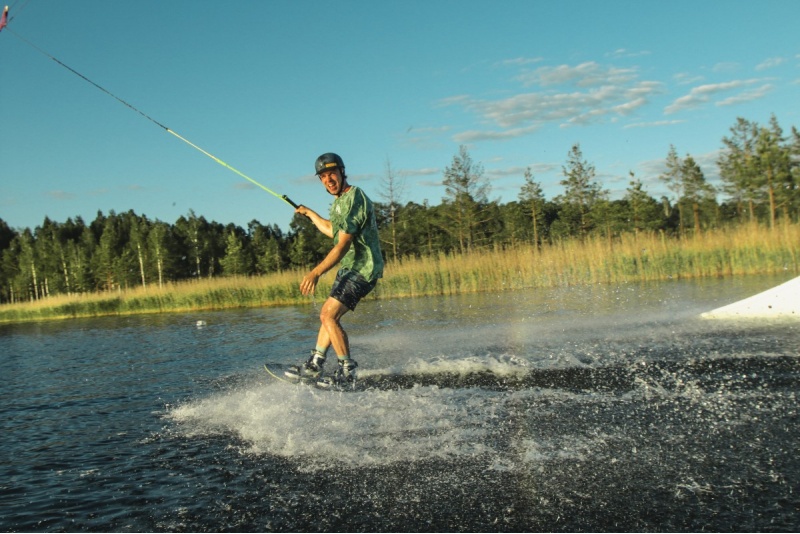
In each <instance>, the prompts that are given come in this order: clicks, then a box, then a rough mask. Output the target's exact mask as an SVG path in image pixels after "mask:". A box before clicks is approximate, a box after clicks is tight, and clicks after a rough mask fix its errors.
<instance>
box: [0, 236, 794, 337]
mask: <svg viewBox="0 0 800 534" xmlns="http://www.w3.org/2000/svg"><path fill="white" fill-rule="evenodd" d="M781 272H789V273H794V274H798V273H800V224H782V225H779V226H778V227H776V228H775V229H769V228H766V227H764V226H760V225H757V224H753V225H744V226H740V227H736V228H732V229H726V230H714V231H708V232H704V233H701V234H700V235H695V236H691V237H684V238H680V239H677V238H670V237H667V236H665V235H664V234H661V233H656V232H652V233H640V234H638V235H633V234H626V235H623V236H622V237H620V238H616V239H614V240H608V239H606V238H603V237H593V238H589V239H587V240H585V241H579V240H567V241H563V242H558V243H555V244H552V245H547V246H543V247H541V248H537V247H533V246H528V245H525V246H515V247H506V248H502V249H501V248H495V249H489V250H476V251H473V252H471V253H469V254H465V255H461V254H444V253H440V254H438V255H434V256H429V257H424V258H406V259H401V260H397V261H392V262H389V263H388V264H387V266H386V272H385V275H384V278H383V280H381V282H380V283H379V284H378V288H377V290H376V291H375V292H374V293H373V295H372V297H371V298H392V297H418V296H424V295H454V294H459V293H474V292H481V291H504V290H515V289H522V288H529V287H556V286H569V285H583V284H598V283H602V284H615V283H623V282H632V281H640V280H666V279H672V278H701V277H721V276H737V275H748V274H775V273H781ZM304 274H305V271H300V270H293V271H284V272H281V273H276V274H271V275H267V276H262V277H229V278H227V277H225V278H213V279H202V280H194V281H189V282H180V283H170V284H166V285H165V286H164V287H161V288H159V287H155V286H152V285H151V286H147V287H146V288H144V287H137V288H133V289H129V290H122V291H119V292H116V293H95V294H81V295H73V296H66V295H61V296H56V297H49V298H46V299H42V300H38V301H35V302H30V303H22V304H5V305H2V306H0V323H3V322H25V321H37V320H43V319H60V318H70V317H93V316H101V315H127V314H136V313H159V312H185V311H192V310H210V309H225V308H238V307H264V306H281V305H290V304H299V303H304V302H309V301H310V298H309V297H303V296H302V295H301V294H300V291H299V289H298V285H299V282H300V280H301V279H302V277H303V275H304ZM332 280H333V273H329V274H328V275H326V276H325V277H323V278H322V279H321V280H320V284H319V285H318V287H317V295H323V296H324V295H327V292H328V290H329V289H330V284H331V282H332ZM317 298H322V297H317Z"/></svg>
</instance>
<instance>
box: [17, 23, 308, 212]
mask: <svg viewBox="0 0 800 534" xmlns="http://www.w3.org/2000/svg"><path fill="white" fill-rule="evenodd" d="M4 30H5V31H7V32H9V33H11V34H12V35H13V36H14V37H16V38H17V39H19V40H20V41H22V42H23V43H25V44H27V45H28V46H30V47H31V48H33V49H34V50H36V51H37V52H39V53H40V54H42V55H43V56H45V57H48V58H50V59H51V60H53V61H55V62H56V63H58V64H59V65H61V66H62V67H64V68H65V69H67V70H68V71H70V72H71V73H73V74H74V75H76V76H78V77H79V78H81V79H82V80H84V81H86V82H88V83H90V84H91V85H93V86H95V87H96V88H97V89H99V90H101V91H102V92H104V93H105V94H107V95H108V96H110V97H112V98H114V99H115V100H117V101H118V102H120V103H121V104H123V105H124V106H126V107H128V108H130V109H131V110H133V111H135V112H136V113H138V114H139V115H141V116H142V117H144V118H145V119H147V120H149V121H150V122H152V123H153V124H155V125H156V126H159V127H160V128H163V129H164V130H166V131H167V132H169V133H170V134H172V135H173V136H175V137H177V138H178V139H180V140H181V141H183V142H184V143H186V144H187V145H189V146H190V147H192V148H194V149H195V150H198V151H199V152H201V153H203V154H205V155H206V156H208V157H209V158H211V159H213V160H214V161H216V162H217V163H219V164H220V165H222V166H223V167H225V168H226V169H228V170H230V171H232V172H235V173H236V174H238V175H239V176H241V177H242V178H244V179H245V180H247V181H249V182H250V183H252V184H254V185H257V186H258V187H260V188H261V189H263V190H264V191H266V192H267V193H269V194H271V195H273V196H275V197H277V198H279V199H281V200H283V201H284V202H286V203H287V204H289V205H290V206H292V207H293V208H297V204H295V203H294V202H292V201H291V200H290V199H289V197H287V196H286V195H279V194H278V193H276V192H275V191H273V190H272V189H270V188H268V187H267V186H265V185H263V184H260V183H259V182H257V181H255V180H253V179H252V178H250V177H249V176H247V175H246V174H244V173H243V172H241V171H240V170H238V169H236V168H234V167H232V166H231V165H228V164H227V163H225V162H224V161H222V160H221V159H219V158H218V157H216V156H214V155H213V154H211V153H210V152H207V151H206V150H203V149H202V148H200V147H199V146H197V145H196V144H194V143H192V142H191V141H189V140H188V139H186V138H185V137H183V136H181V135H179V134H178V133H177V132H175V131H174V130H171V129H169V128H167V127H166V126H164V125H163V124H161V123H160V122H158V121H157V120H155V119H154V118H153V117H151V116H150V115H148V114H147V113H145V112H143V111H142V110H140V109H139V108H137V107H136V106H134V105H133V104H131V103H129V102H127V101H125V100H123V99H122V98H120V97H118V96H117V95H115V94H114V93H112V92H111V91H109V90H108V89H106V88H105V87H103V86H101V85H100V84H97V83H95V82H93V81H92V80H90V79H89V78H87V77H86V76H84V75H83V74H81V73H80V72H78V71H77V70H75V69H73V68H72V67H70V66H69V65H67V64H66V63H64V62H62V61H60V60H59V59H58V58H56V57H55V56H53V55H52V54H50V53H48V52H46V51H45V50H43V49H41V48H40V47H38V46H36V45H35V44H33V43H32V42H30V41H29V40H27V39H25V38H24V37H22V36H21V35H19V34H18V33H17V32H15V31H13V30H11V29H10V28H9V27H8V26H6V27H5V28H4Z"/></svg>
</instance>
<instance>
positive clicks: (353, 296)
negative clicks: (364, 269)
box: [330, 268, 378, 311]
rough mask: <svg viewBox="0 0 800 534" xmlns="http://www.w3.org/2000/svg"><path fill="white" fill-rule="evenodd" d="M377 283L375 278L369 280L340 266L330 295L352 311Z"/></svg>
mask: <svg viewBox="0 0 800 534" xmlns="http://www.w3.org/2000/svg"><path fill="white" fill-rule="evenodd" d="M377 284H378V281H377V280H373V281H372V282H369V281H367V279H366V278H364V277H363V276H361V275H360V274H359V273H357V272H356V271H351V270H350V269H346V268H342V269H339V272H338V273H336V280H335V281H334V282H333V287H332V288H331V295H330V296H331V297H333V298H335V299H336V300H338V301H339V302H341V303H342V304H344V305H345V306H347V307H348V308H349V309H350V311H353V310H355V309H356V305H357V304H358V302H359V301H360V300H361V299H363V298H364V297H366V296H367V295H368V294H369V292H370V291H372V290H373V289H375V286H376V285H377Z"/></svg>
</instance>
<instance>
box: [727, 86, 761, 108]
mask: <svg viewBox="0 0 800 534" xmlns="http://www.w3.org/2000/svg"><path fill="white" fill-rule="evenodd" d="M772 89H773V86H772V84H769V83H767V84H764V85H762V86H761V87H758V88H756V89H751V90H750V91H744V92H742V93H740V94H738V95H735V96H731V97H728V98H726V99H724V100H720V101H719V102H717V105H718V106H733V105H735V104H741V103H743V102H750V101H751V100H758V99H759V98H764V96H766V94H767V93H769V92H770V91H772Z"/></svg>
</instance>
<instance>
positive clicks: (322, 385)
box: [264, 363, 357, 391]
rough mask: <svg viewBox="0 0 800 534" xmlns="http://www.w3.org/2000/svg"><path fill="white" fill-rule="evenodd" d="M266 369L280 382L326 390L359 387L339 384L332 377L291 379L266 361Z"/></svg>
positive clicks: (348, 389)
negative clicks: (273, 368)
mask: <svg viewBox="0 0 800 534" xmlns="http://www.w3.org/2000/svg"><path fill="white" fill-rule="evenodd" d="M264 370H265V371H266V372H267V374H268V375H269V376H271V377H272V378H273V379H275V380H278V381H280V382H285V383H287V384H301V385H304V386H310V387H314V388H317V389H322V390H325V391H355V390H356V389H357V387H356V385H355V384H353V385H339V384H336V383H335V382H333V381H332V380H331V379H330V378H326V379H325V380H324V381H323V382H319V381H317V380H314V379H303V378H300V379H291V378H289V377H287V376H285V375H282V374H281V373H280V372H278V371H277V370H275V371H273V370H272V369H270V368H269V366H268V365H267V364H266V363H265V364H264Z"/></svg>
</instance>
